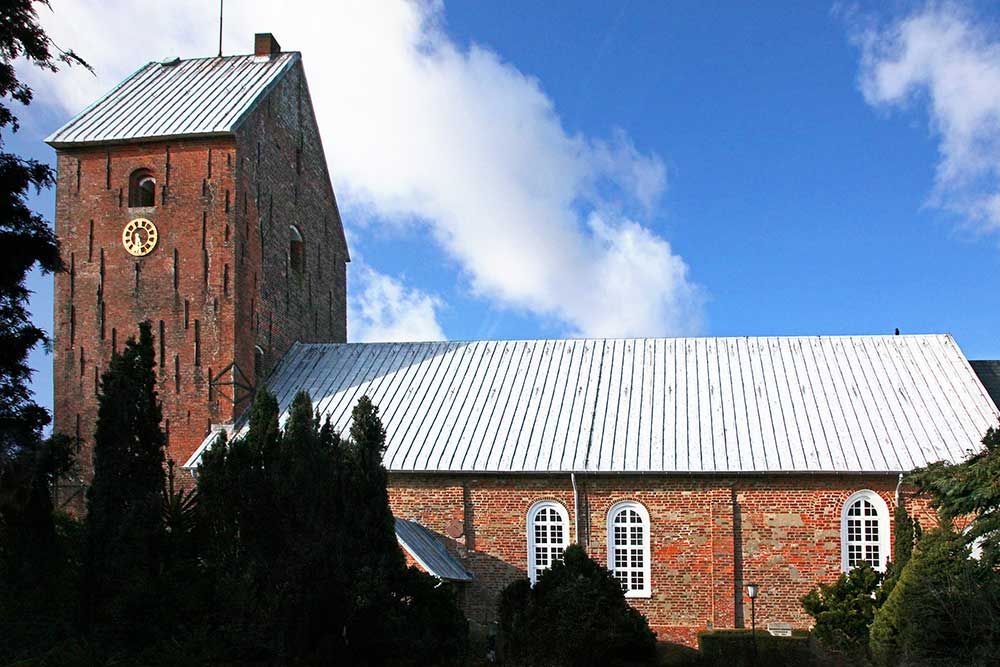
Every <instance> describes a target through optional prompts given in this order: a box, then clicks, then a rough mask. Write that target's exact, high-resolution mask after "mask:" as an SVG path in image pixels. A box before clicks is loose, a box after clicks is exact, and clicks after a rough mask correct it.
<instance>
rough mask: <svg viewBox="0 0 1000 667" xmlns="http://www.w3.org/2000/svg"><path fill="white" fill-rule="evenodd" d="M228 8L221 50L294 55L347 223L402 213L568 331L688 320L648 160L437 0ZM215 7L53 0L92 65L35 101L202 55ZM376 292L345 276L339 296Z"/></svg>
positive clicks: (61, 98) (73, 104) (472, 283)
mask: <svg viewBox="0 0 1000 667" xmlns="http://www.w3.org/2000/svg"><path fill="white" fill-rule="evenodd" d="M226 8H227V12H228V17H227V19H226V25H227V29H226V51H227V52H229V53H232V52H245V51H246V50H248V48H249V47H250V36H251V33H252V32H253V31H254V30H257V31H263V30H268V31H271V32H273V33H274V34H275V35H276V36H277V37H278V39H279V41H281V43H282V45H283V46H284V47H285V48H287V49H290V50H300V51H302V53H303V57H304V61H305V66H306V71H307V73H308V75H309V82H310V90H311V93H312V97H313V103H314V105H315V107H316V110H317V114H318V116H319V121H320V127H321V129H322V132H323V139H324V146H325V147H326V150H327V156H328V160H329V163H330V167H331V172H332V174H333V178H334V185H335V187H336V189H337V192H338V195H339V199H340V201H341V202H342V204H343V207H344V210H345V218H346V219H347V220H348V224H355V222H364V220H365V218H366V217H367V216H370V215H371V214H373V213H374V214H375V220H377V221H380V222H389V223H391V224H406V225H417V226H418V227H419V228H420V229H424V230H426V231H427V232H429V233H428V235H427V239H428V242H435V243H437V244H439V246H440V247H441V248H443V249H444V251H445V252H446V254H447V255H448V256H449V257H450V258H452V259H453V260H456V262H457V265H458V266H460V267H461V270H462V272H463V274H464V278H465V279H466V280H467V282H468V285H469V287H470V289H471V290H472V292H473V293H474V294H476V295H477V296H479V297H481V298H485V299H489V300H491V301H492V302H493V303H494V304H496V305H497V306H499V307H503V308H514V309H517V310H521V311H527V312H529V313H532V314H534V315H536V316H539V317H542V318H545V319H555V320H556V321H559V322H561V323H562V325H563V327H564V328H565V330H566V331H567V332H569V333H573V334H583V335H601V336H605V335H607V336H611V335H629V334H645V335H657V334H659V335H668V334H679V333H686V332H691V331H693V330H695V329H697V327H698V322H699V315H700V309H701V301H700V298H699V290H698V289H697V288H696V287H695V286H694V285H693V284H692V283H691V282H690V279H689V276H688V270H687V267H686V265H685V263H684V261H683V259H681V258H680V257H679V256H677V255H676V254H675V253H674V252H673V250H672V248H671V247H670V245H669V243H667V241H666V240H665V239H663V238H662V237H661V236H659V235H658V234H657V233H656V232H655V231H654V230H653V229H651V228H650V227H648V226H643V225H642V224H640V223H639V222H637V219H640V218H642V217H645V216H648V215H649V214H650V213H652V212H653V211H655V210H656V208H657V206H658V202H659V199H660V198H661V196H662V194H663V191H664V189H665V186H666V171H665V169H664V165H663V162H662V160H661V159H660V158H659V157H658V156H656V155H655V154H648V153H644V152H642V151H641V150H639V149H637V148H636V146H635V145H634V143H633V142H632V140H631V139H630V138H629V137H628V136H627V135H626V134H625V133H624V132H622V131H620V130H615V131H611V132H610V137H609V138H600V137H596V138H595V137H588V136H585V135H581V134H579V133H572V132H569V131H567V129H566V128H564V127H563V124H562V121H561V119H560V117H559V115H558V113H557V112H556V110H555V108H554V103H553V101H552V100H551V99H550V98H549V97H548V96H547V95H546V94H545V92H544V91H543V90H542V88H541V85H540V83H539V82H538V81H537V80H536V79H534V78H532V77H530V76H527V75H525V74H524V73H522V72H520V71H519V70H518V69H517V68H515V67H514V66H513V65H511V64H510V63H506V62H504V61H503V60H502V59H501V57H500V56H499V55H498V54H497V53H495V52H494V51H492V50H490V49H488V48H485V47H482V46H478V45H472V46H470V47H468V48H464V47H460V46H458V45H457V44H456V43H455V42H454V41H453V40H451V39H450V38H449V37H448V35H447V34H446V33H445V32H444V31H443V30H442V29H441V27H442V25H443V23H444V7H443V5H442V4H441V3H423V4H413V3H404V2H392V3H390V2H379V3H373V2H337V3H332V2H331V3H318V2H317V3H298V4H295V5H289V3H277V2H250V1H247V2H243V3H241V4H235V3H227V6H226ZM43 11H44V10H43ZM306 17H308V18H306ZM214 18H215V17H214V16H213V15H212V13H211V12H210V11H207V10H206V6H205V5H204V3H202V2H195V1H194V0H175V1H174V2H171V3H134V2H124V1H122V0H112V1H111V2H107V3H102V6H101V8H100V9H99V10H98V9H97V8H96V7H95V6H94V5H93V4H92V3H89V2H86V1H85V0H67V1H66V2H61V3H59V4H58V5H57V6H56V11H55V13H54V14H53V15H51V16H48V17H47V18H45V19H44V23H45V25H46V27H47V28H48V29H49V30H50V32H51V34H52V36H53V37H54V38H55V39H56V41H57V42H58V43H60V44H61V45H66V46H71V47H72V48H74V49H76V50H77V51H78V52H79V53H80V54H81V55H82V56H83V57H85V58H87V59H89V60H90V62H91V63H92V64H93V65H94V66H95V68H96V69H97V71H98V73H99V77H98V79H97V80H94V79H93V77H89V75H87V74H85V73H83V72H72V73H68V74H67V73H61V74H59V75H58V76H57V77H55V78H54V79H51V78H46V89H45V90H44V91H43V90H41V89H39V93H40V95H39V98H40V99H41V100H43V101H44V99H45V93H49V94H50V95H51V96H52V97H50V98H49V99H50V101H53V98H54V101H57V102H58V103H60V104H62V105H63V107H64V108H65V109H66V110H67V111H76V110H78V109H79V108H82V107H83V106H84V105H85V104H87V103H89V102H90V101H91V100H92V99H93V98H94V97H96V96H97V95H99V94H100V93H102V92H103V91H104V90H106V89H107V88H108V87H110V86H111V85H113V84H114V83H115V82H117V80H119V79H120V78H121V77H123V76H124V75H126V74H127V73H128V71H130V70H131V69H133V68H135V67H137V66H138V65H140V64H141V62H142V61H145V60H148V59H153V58H161V57H165V56H168V55H174V54H176V55H181V56H191V55H205V54H211V53H214V50H215V44H214V39H215V32H214V27H213V26H214V25H215V24H214ZM137 25H146V26H155V29H153V30H148V31H143V34H144V35H148V38H146V37H144V38H143V40H142V41H141V42H135V41H129V42H128V43H126V42H124V41H122V40H121V39H119V38H118V36H120V35H128V34H135V33H136V26H137ZM352 221H354V222H352ZM362 282H363V281H362ZM377 283H379V281H377V280H376V281H374V282H372V281H369V283H368V284H369V285H371V284H377ZM397 287H399V289H400V290H402V292H401V293H402V294H406V293H407V292H406V288H403V287H402V286H400V285H397ZM390 291H391V290H390ZM379 294H380V288H376V289H374V290H373V291H372V292H371V293H370V294H369V293H368V292H367V291H365V292H361V293H357V292H355V291H353V288H352V293H351V299H362V300H363V299H365V298H369V297H370V298H379ZM384 295H385V293H384V291H383V296H384ZM403 302H404V303H409V304H410V305H413V306H416V307H419V308H420V309H422V311H421V314H418V315H417V316H416V317H417V320H420V319H421V318H422V317H423V316H425V315H426V314H427V313H428V312H429V311H433V310H434V308H433V307H430V308H429V307H428V302H425V301H422V300H421V299H420V298H417V299H403ZM431 303H433V302H431ZM362 310H363V309H362ZM390 310H391V309H390ZM373 321H377V318H376V319H375V320H373ZM431 330H433V329H431ZM438 330H439V329H438Z"/></svg>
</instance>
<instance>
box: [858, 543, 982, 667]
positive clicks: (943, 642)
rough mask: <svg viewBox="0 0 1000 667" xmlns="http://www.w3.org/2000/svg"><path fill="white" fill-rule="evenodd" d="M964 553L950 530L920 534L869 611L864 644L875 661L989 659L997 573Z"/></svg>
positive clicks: (949, 662) (932, 662)
mask: <svg viewBox="0 0 1000 667" xmlns="http://www.w3.org/2000/svg"><path fill="white" fill-rule="evenodd" d="M968 556H969V550H968V547H967V546H966V544H965V541H964V540H963V539H962V537H961V536H959V535H957V534H955V533H954V532H952V531H950V530H947V529H935V530H933V531H929V532H928V533H927V534H926V535H925V536H924V537H923V539H922V540H921V541H920V543H919V544H918V545H917V547H916V549H915V551H914V553H913V557H912V559H911V560H910V562H909V563H908V564H907V566H906V568H904V569H903V572H902V574H901V576H900V578H899V582H898V583H897V585H896V587H895V588H894V589H893V591H892V593H890V594H889V596H888V599H887V600H886V602H885V604H884V605H882V607H881V608H880V609H879V610H878V611H877V612H876V614H875V619H874V622H873V623H872V627H871V643H870V648H871V655H872V658H873V659H874V660H875V662H876V663H877V664H881V665H911V664H920V665H959V664H961V665H987V664H995V656H996V647H997V646H998V645H1000V578H998V575H997V573H996V572H995V571H994V570H993V568H992V567H990V566H989V565H985V564H983V563H981V562H978V561H975V560H971V559H970V558H969V557H968Z"/></svg>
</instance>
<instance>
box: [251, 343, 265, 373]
mask: <svg viewBox="0 0 1000 667" xmlns="http://www.w3.org/2000/svg"><path fill="white" fill-rule="evenodd" d="M253 374H254V376H255V377H261V376H262V375H263V374H264V349H263V348H262V347H261V346H260V345H254V346H253Z"/></svg>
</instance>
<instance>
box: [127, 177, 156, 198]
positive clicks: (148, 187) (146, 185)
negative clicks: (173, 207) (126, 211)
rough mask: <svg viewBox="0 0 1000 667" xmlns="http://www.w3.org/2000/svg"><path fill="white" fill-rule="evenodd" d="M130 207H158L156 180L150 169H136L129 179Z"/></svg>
mask: <svg viewBox="0 0 1000 667" xmlns="http://www.w3.org/2000/svg"><path fill="white" fill-rule="evenodd" d="M128 205H129V206H131V207H137V206H156V179H155V178H153V174H152V172H150V171H149V169H136V170H135V171H133V172H132V175H131V176H130V177H129V179H128Z"/></svg>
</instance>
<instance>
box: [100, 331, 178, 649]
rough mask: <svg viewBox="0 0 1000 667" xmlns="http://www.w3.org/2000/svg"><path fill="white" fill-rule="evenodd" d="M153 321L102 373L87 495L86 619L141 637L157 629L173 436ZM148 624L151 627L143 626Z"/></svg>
mask: <svg viewBox="0 0 1000 667" xmlns="http://www.w3.org/2000/svg"><path fill="white" fill-rule="evenodd" d="M155 367H156V366H155V359H154V354H153V335H152V333H151V331H150V324H149V322H143V323H141V324H140V325H139V339H138V340H135V338H129V340H128V342H127V343H126V344H125V349H124V350H123V351H122V353H121V354H120V355H119V354H116V355H114V356H113V357H112V359H111V364H110V365H109V367H108V370H107V371H106V372H105V373H104V375H103V376H102V378H101V386H100V393H99V394H98V411H97V429H96V432H95V434H94V479H93V483H92V484H91V486H90V489H89V491H88V493H87V555H86V570H85V581H84V584H85V585H84V596H85V597H84V601H83V602H84V605H85V618H86V620H87V621H88V622H89V623H90V624H92V625H91V626H90V627H91V629H92V630H97V631H103V630H107V631H109V632H110V633H111V635H113V636H114V637H113V638H117V639H126V638H127V639H129V640H132V641H142V640H143V637H142V636H140V635H143V634H145V632H152V631H155V627H154V626H155V623H150V618H149V616H150V613H151V610H152V609H154V608H157V597H156V591H155V579H156V577H157V575H159V574H160V570H161V565H162V552H163V541H164V534H163V524H162V521H161V511H162V505H163V488H164V480H165V473H164V450H165V447H166V436H165V435H164V433H163V431H162V430H161V429H160V421H161V410H160V403H159V400H158V398H157V394H156V376H155V371H154V369H155ZM140 627H142V628H143V629H144V632H140V631H139V628H140Z"/></svg>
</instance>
